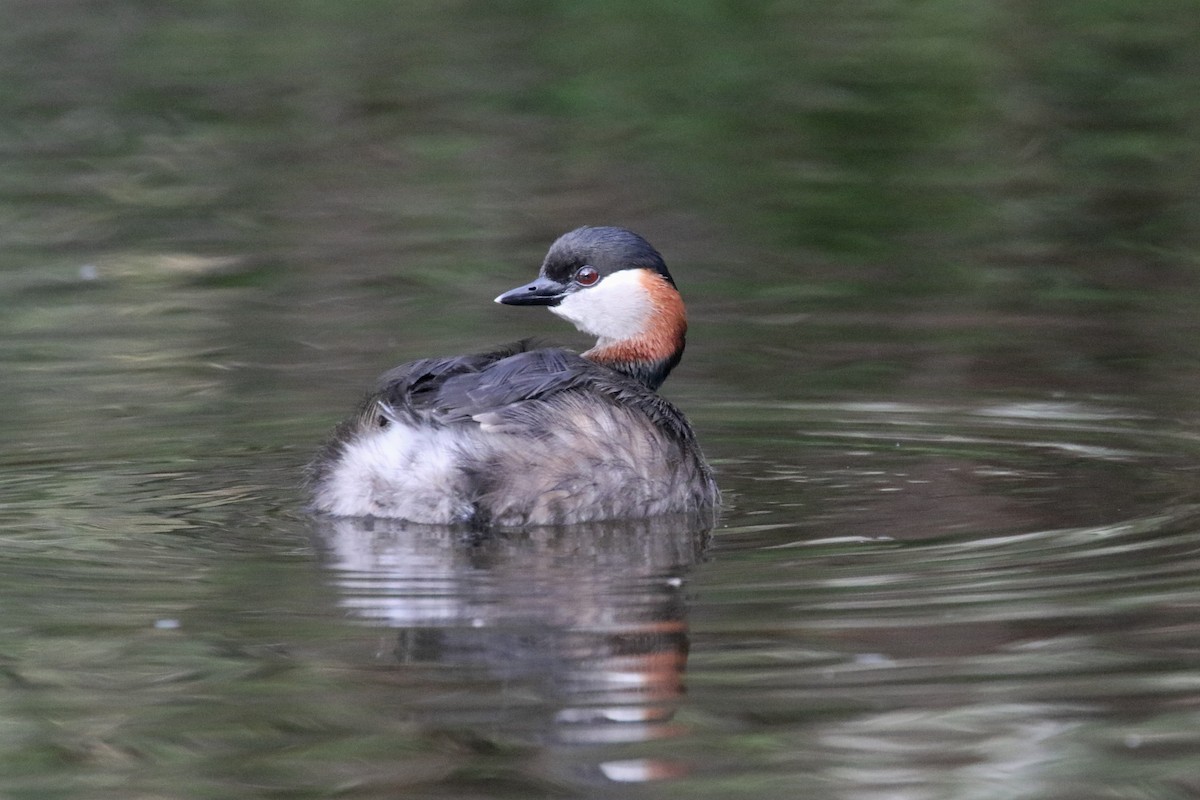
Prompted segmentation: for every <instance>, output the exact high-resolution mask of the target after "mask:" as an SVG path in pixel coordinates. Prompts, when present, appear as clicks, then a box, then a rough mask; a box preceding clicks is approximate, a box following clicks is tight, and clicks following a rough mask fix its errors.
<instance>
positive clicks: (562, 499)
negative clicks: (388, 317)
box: [310, 227, 720, 529]
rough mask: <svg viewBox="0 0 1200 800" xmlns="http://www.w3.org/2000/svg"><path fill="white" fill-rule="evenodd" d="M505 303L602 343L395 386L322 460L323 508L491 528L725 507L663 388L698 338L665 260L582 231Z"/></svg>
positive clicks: (443, 366) (634, 240)
mask: <svg viewBox="0 0 1200 800" xmlns="http://www.w3.org/2000/svg"><path fill="white" fill-rule="evenodd" d="M496 302H497V303H503V304H505V305H514V306H548V307H549V309H550V311H552V312H553V313H555V314H557V315H558V316H560V317H562V318H564V319H566V320H568V321H569V322H571V323H573V324H574V325H575V326H576V327H577V328H578V329H579V330H581V331H584V332H585V333H589V334H592V335H594V336H596V337H598V341H597V343H596V346H595V347H593V348H592V349H590V350H588V351H587V352H585V353H583V354H576V353H573V352H570V351H568V350H563V349H559V348H532V347H531V346H530V344H529V343H528V341H522V342H517V343H515V344H511V345H508V346H506V347H501V348H498V349H496V350H492V351H490V352H486V353H479V354H475V355H465V356H454V357H450V358H433V359H424V360H421V361H414V362H412V363H410V364H404V365H402V366H399V367H396V368H395V369H392V370H391V371H389V372H387V373H385V374H384V375H383V376H382V377H381V378H380V379H379V382H378V385H377V386H376V389H375V391H374V392H373V393H372V394H370V395H368V396H367V397H366V398H365V399H364V400H363V402H362V404H361V406H360V407H359V409H358V412H357V413H356V414H355V415H354V416H352V417H351V418H350V419H348V420H346V421H345V422H343V423H342V424H341V425H340V426H338V428H337V430H336V431H335V432H334V434H333V437H332V438H331V440H330V441H329V443H328V444H326V445H325V447H324V449H323V450H322V451H321V452H320V453H319V454H318V456H317V458H316V460H315V462H314V463H313V465H312V467H311V474H310V478H311V486H312V490H313V506H314V508H315V509H316V510H318V511H323V512H327V513H330V514H334V515H338V516H356V517H365V516H374V517H389V518H399V519H405V520H409V521H412V522H422V523H434V524H458V523H461V524H467V525H470V526H472V527H476V528H481V529H486V528H490V527H499V528H505V527H524V526H534V525H560V524H572V523H578V522H592V521H598V520H611V519H626V518H646V517H652V516H657V515H661V514H670V513H690V512H711V511H712V510H713V509H715V508H716V507H717V505H718V504H719V502H720V494H719V492H718V490H717V486H716V483H715V481H714V480H713V475H712V471H711V469H710V468H709V466H708V463H707V462H706V461H705V460H704V456H703V455H702V454H701V452H700V448H699V447H698V445H697V444H696V438H695V434H694V433H693V432H692V427H691V425H690V424H689V423H688V421H687V419H686V418H685V417H684V415H683V414H682V413H681V412H680V411H679V410H678V409H676V408H675V406H673V405H671V404H670V403H669V402H667V401H666V400H664V399H663V398H661V397H659V395H658V394H657V392H656V391H655V390H656V389H657V388H658V387H659V386H660V385H661V384H662V382H663V381H664V380H665V379H666V377H667V374H668V373H669V372H670V371H671V369H672V368H673V367H674V366H675V365H676V364H678V363H679V358H680V356H681V355H682V353H683V345H684V335H685V333H686V331H687V319H686V315H685V313H684V307H683V299H682V298H681V297H680V296H679V292H678V291H676V289H675V281H674V280H673V279H672V278H671V274H670V273H669V272H668V271H667V266H666V264H665V263H664V262H663V259H662V256H660V255H659V254H658V251H656V250H655V249H654V248H653V247H651V246H650V244H649V243H648V242H647V241H646V240H645V239H643V238H642V237H640V236H638V235H637V234H636V233H633V232H632V231H628V230H625V229H624V228H611V227H602V228H601V227H597V228H591V227H584V228H578V229H577V230H574V231H571V232H570V233H566V234H563V235H562V236H561V237H559V238H558V240H557V241H555V242H554V244H553V245H552V246H551V247H550V250H549V252H548V253H547V254H546V258H545V260H544V261H543V262H542V267H541V270H540V272H539V273H538V277H537V279H536V280H535V281H534V282H533V283H530V284H528V285H526V286H520V287H518V288H516V289H512V290H511V291H508V292H505V293H504V294H502V295H500V296H499V297H497V298H496Z"/></svg>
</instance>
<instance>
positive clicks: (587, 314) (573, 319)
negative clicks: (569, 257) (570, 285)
mask: <svg viewBox="0 0 1200 800" xmlns="http://www.w3.org/2000/svg"><path fill="white" fill-rule="evenodd" d="M550 310H551V311H552V312H554V313H555V314H557V315H558V316H560V317H562V318H563V319H565V320H567V321H568V322H570V323H571V324H572V325H574V326H575V327H576V328H578V329H579V330H581V331H583V332H584V333H590V334H591V335H593V336H595V337H596V338H598V339H599V340H600V343H601V344H604V343H607V342H618V341H622V340H624V339H634V338H636V337H638V336H641V335H642V334H644V333H645V332H646V328H647V326H648V323H649V322H650V317H651V315H652V314H653V313H654V305H653V303H651V302H650V297H649V295H648V293H647V291H646V287H645V284H644V283H643V282H642V270H640V269H623V270H620V271H618V272H614V273H612V274H611V275H609V276H608V277H606V278H604V279H603V280H601V281H600V282H599V283H597V284H596V285H595V286H591V287H588V288H586V289H580V290H579V291H577V292H574V293H572V294H569V295H567V296H566V297H565V298H563V301H562V302H561V303H559V304H558V305H556V306H550Z"/></svg>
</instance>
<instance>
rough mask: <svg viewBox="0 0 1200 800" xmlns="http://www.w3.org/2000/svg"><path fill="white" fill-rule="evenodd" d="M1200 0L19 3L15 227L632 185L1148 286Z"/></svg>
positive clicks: (1170, 190) (473, 226)
mask: <svg viewBox="0 0 1200 800" xmlns="http://www.w3.org/2000/svg"><path fill="white" fill-rule="evenodd" d="M1195 10H1196V9H1195V4H1194V3H1192V2H1187V1H1186V0H1146V1H1145V2H1132V1H1130V0H1126V1H1120V0H1102V1H1101V2H1096V1H1095V0H1070V1H1069V2H1063V3H1054V4H1043V3H1037V2H1031V1H1026V2H1014V3H1007V4H1003V5H999V6H998V5H995V4H978V3H965V2H961V0H924V1H923V2H908V1H907V0H906V1H903V2H902V1H901V0H851V1H850V2H839V3H814V2H785V3H768V2H749V3H732V2H728V1H727V0H650V1H649V2H646V1H644V0H638V2H634V0H605V1H604V2H598V1H597V0H507V2H500V3H484V2H478V1H477V0H459V2H448V3H440V2H439V3H434V2H417V1H412V2H402V3H392V2H388V3H383V2H359V3H354V4H350V5H341V4H339V5H332V4H327V3H321V2H288V3H284V2H277V1H275V0H257V1H256V2H249V3H228V2H218V1H217V0H209V2H198V3H190V4H155V3H144V2H107V3H100V4H94V3H85V2H82V1H79V2H70V1H68V2H66V3H62V4H58V5H56V7H55V9H54V10H53V12H50V11H49V10H48V9H46V8H45V7H43V6H41V5H39V4H36V3H32V2H26V3H25V4H22V3H10V4H9V8H8V11H9V15H10V17H11V21H12V23H13V24H10V25H8V26H6V28H5V30H4V32H3V33H2V34H0V45H3V47H2V49H0V53H2V55H0V112H3V113H2V117H3V119H5V120H6V122H5V124H4V125H3V128H2V129H0V148H2V153H3V163H4V167H5V169H4V178H3V180H2V183H0V222H2V223H3V225H4V228H5V229H6V231H8V232H9V233H8V235H7V236H6V241H5V243H4V249H5V250H7V251H9V252H12V251H13V250H14V249H20V248H23V247H28V248H33V249H44V248H47V247H50V248H54V247H58V248H64V249H67V250H71V249H75V248H79V247H80V246H81V245H82V246H83V247H85V248H90V247H95V246H106V247H118V246H130V244H131V243H135V246H138V247H165V246H176V247H179V246H182V247H192V248H200V249H207V250H209V251H214V250H216V251H220V250H222V249H223V248H229V247H231V246H233V247H235V246H236V243H237V242H238V241H239V240H241V239H243V238H245V234H246V232H247V231H248V230H249V231H251V232H252V233H253V235H254V236H255V237H256V238H257V239H261V235H262V233H263V231H264V230H269V231H271V232H272V233H273V234H274V235H275V236H277V237H278V239H279V243H280V246H290V245H292V244H294V239H295V238H296V237H299V236H301V235H302V233H303V232H305V231H312V230H313V229H314V226H315V229H316V232H317V233H318V234H319V233H327V234H328V235H329V236H330V237H331V239H332V241H331V242H330V243H329V246H328V247H326V246H324V245H323V244H322V243H323V241H324V238H323V237H322V236H320V235H313V236H312V240H311V241H308V242H306V245H307V247H308V248H310V249H311V250H312V251H314V253H313V254H314V256H316V257H325V256H328V255H330V254H331V253H336V252H339V251H340V250H341V249H344V248H346V247H351V248H359V249H361V248H363V247H364V245H363V244H362V239H363V237H364V236H365V235H368V234H369V233H370V232H371V231H372V230H393V231H394V230H395V229H396V228H397V227H404V228H406V229H409V230H413V231H420V232H421V233H418V234H415V235H417V236H418V237H419V236H421V235H425V236H427V237H429V238H430V239H438V240H441V241H442V242H443V243H444V242H445V237H447V236H458V237H460V238H462V239H464V240H468V241H473V240H476V239H478V238H480V237H483V238H485V239H486V238H487V237H489V236H493V237H494V236H503V235H505V234H504V231H505V230H511V229H512V228H513V227H514V226H515V225H517V226H519V223H520V222H521V221H522V220H521V219H520V218H518V219H516V220H514V219H513V217H512V215H506V214H505V213H504V211H503V209H504V207H505V205H506V204H508V203H517V204H519V203H521V202H522V199H521V198H526V197H528V196H529V194H530V193H533V194H538V193H540V194H541V195H542V196H543V199H544V201H545V196H546V195H559V196H561V195H562V194H563V193H569V192H571V191H575V192H580V191H582V192H594V193H595V194H596V195H605V194H609V195H611V194H613V193H614V192H617V191H618V190H623V191H625V192H627V193H628V194H632V195H635V196H643V197H646V198H648V199H646V200H644V201H642V203H643V204H642V206H641V207H639V208H634V209H632V211H633V212H638V213H640V212H646V211H647V210H651V211H658V212H662V213H666V211H665V209H671V208H675V209H679V208H683V209H686V210H687V211H688V212H689V213H690V214H694V215H696V216H697V217H700V218H706V219H707V220H708V221H709V223H710V224H712V225H714V226H719V228H720V229H721V230H722V231H723V232H724V231H732V232H733V233H732V235H733V236H735V237H739V238H741V239H742V240H743V241H745V242H755V243H757V245H758V246H760V247H762V248H763V249H764V250H776V251H782V252H784V253H789V252H790V253H793V254H800V255H803V256H804V258H805V260H806V263H809V264H811V263H812V262H814V261H815V262H818V263H820V262H827V263H830V264H836V265H840V266H839V270H844V269H846V268H847V267H853V266H854V265H858V266H859V267H861V268H863V269H864V271H863V272H862V273H861V277H860V278H859V279H861V280H867V279H875V278H878V277H879V276H880V272H879V268H880V267H886V269H885V270H884V271H883V273H882V274H883V275H885V276H888V277H890V279H891V280H893V281H895V282H897V283H898V284H900V285H910V286H912V287H914V288H916V289H919V290H921V291H930V290H936V289H938V288H939V287H945V286H958V287H959V288H961V287H962V282H963V281H965V285H967V286H973V285H977V284H978V283H979V282H980V281H984V282H987V281H989V280H992V279H994V278H995V277H996V275H997V274H1000V275H1001V277H1002V278H1003V280H1002V281H1001V283H1003V282H1004V281H1011V280H1013V279H1018V280H1021V281H1023V282H1032V283H1033V284H1034V285H1035V286H1036V285H1039V284H1041V285H1044V286H1046V287H1051V286H1053V285H1064V286H1067V287H1070V286H1074V287H1075V288H1076V289H1077V290H1079V291H1085V290H1086V287H1087V286H1088V285H1091V284H1098V285H1101V286H1105V285H1110V284H1112V285H1116V286H1120V287H1123V288H1129V287H1131V286H1137V285H1139V284H1141V283H1143V282H1144V281H1147V280H1150V281H1158V280H1166V279H1167V277H1164V276H1163V275H1161V274H1160V273H1159V272H1157V271H1156V270H1157V269H1161V268H1163V267H1174V268H1185V269H1186V270H1189V271H1194V266H1195V261H1196V250H1197V239H1198V237H1197V219H1200V215H1198V214H1197V211H1198V210H1200V209H1198V208H1197V194H1198V193H1197V190H1196V188H1195V187H1196V186H1197V181H1198V179H1200V144H1198V142H1200V110H1198V109H1200V106H1198V105H1197V104H1196V103H1195V102H1194V100H1195V98H1196V97H1198V96H1200V63H1198V59H1200V56H1198V55H1197V54H1198V53H1200V33H1198V31H1200V26H1196V25H1195V24H1194V22H1195ZM297 186H301V187H305V186H306V187H308V188H309V189H310V190H311V191H309V192H305V191H299V192H298V191H297ZM351 186H353V187H356V189H357V190H358V191H360V192H361V194H356V195H355V197H354V199H353V201H352V202H354V203H356V204H357V207H356V208H355V209H354V216H355V221H354V222H353V223H352V232H353V233H354V234H356V236H354V237H352V236H349V235H339V231H341V230H344V227H345V222H346V219H345V217H346V216H349V215H348V214H347V213H345V212H346V209H344V208H341V207H339V204H340V203H345V202H351V201H350V200H348V199H347V197H346V195H347V193H348V192H347V187H351ZM580 186H582V187H584V188H583V189H580V188H579V187H580ZM549 206H550V207H551V208H554V203H553V201H550V202H549ZM576 206H577V207H578V208H579V209H580V210H581V211H586V210H592V209H594V208H604V202H603V201H598V200H596V201H592V202H589V201H587V200H581V201H577V203H576ZM544 213H545V207H544V205H543V206H536V207H533V208H530V207H528V206H526V207H525V211H524V214H525V217H526V219H536V218H537V217H539V216H542V215H544ZM339 217H341V218H339ZM281 223H283V224H281ZM289 223H290V224H289ZM541 224H542V225H546V226H547V227H548V229H550V230H554V229H557V228H558V227H561V226H560V225H559V224H557V223H554V224H549V223H547V222H542V223H541ZM538 233H539V235H540V234H541V231H540V229H539V232H538ZM231 243H232V244H231ZM5 260H9V259H5ZM748 260H750V261H753V260H757V259H753V258H752V259H748ZM787 260H789V261H790V262H791V263H797V260H796V258H795V257H791V258H789V259H787ZM997 270H999V271H1000V272H999V273H998V272H997ZM855 274H856V273H854V272H851V273H849V274H848V275H847V273H845V272H842V273H840V275H841V278H842V279H846V278H847V277H849V279H850V280H851V281H854V280H858V279H856V278H855V277H854V276H855ZM781 277H785V276H781ZM947 281H949V283H947Z"/></svg>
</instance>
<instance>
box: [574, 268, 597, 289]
mask: <svg viewBox="0 0 1200 800" xmlns="http://www.w3.org/2000/svg"><path fill="white" fill-rule="evenodd" d="M598 280H600V273H599V272H597V271H596V268H595V267H580V268H579V270H578V271H577V272H576V273H575V282H576V283H578V284H579V285H580V286H591V285H592V284H593V283H595V282H596V281H598Z"/></svg>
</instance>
